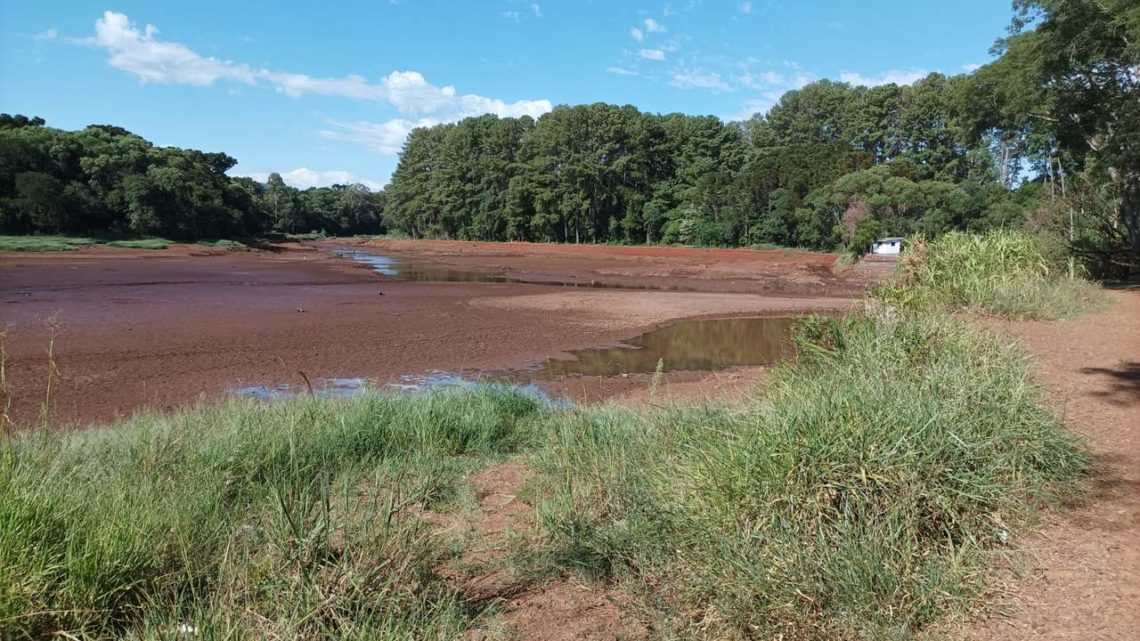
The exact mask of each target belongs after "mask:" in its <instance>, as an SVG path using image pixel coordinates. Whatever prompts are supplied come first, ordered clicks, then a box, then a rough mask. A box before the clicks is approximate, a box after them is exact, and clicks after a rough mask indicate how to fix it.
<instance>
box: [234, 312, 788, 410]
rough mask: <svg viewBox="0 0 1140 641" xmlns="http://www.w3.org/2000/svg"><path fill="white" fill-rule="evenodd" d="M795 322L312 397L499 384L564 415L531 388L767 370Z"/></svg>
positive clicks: (559, 405)
mask: <svg viewBox="0 0 1140 641" xmlns="http://www.w3.org/2000/svg"><path fill="white" fill-rule="evenodd" d="M797 320H798V317H765V318H719V319H711V320H687V321H681V322H678V323H674V324H672V325H666V326H664V327H659V328H657V329H655V330H652V331H649V332H646V333H645V334H642V335H641V336H639V337H637V338H634V339H632V340H629V341H626V342H624V343H621V344H619V345H616V346H613V347H599V348H591V349H582V350H575V351H572V352H571V354H573V355H574V357H575V358H574V359H553V358H552V359H548V360H546V361H544V362H542V363H540V364H539V365H537V366H535V367H532V368H529V369H521V370H507V371H497V372H484V373H481V374H476V375H475V376H470V375H468V376H464V375H463V374H461V373H457V372H448V371H442V370H433V371H430V372H428V373H426V374H411V375H406V376H401V377H400V378H399V379H398V380H397V381H395V382H391V383H386V384H384V385H382V386H379V387H377V386H376V385H375V381H374V380H373V379H368V378H328V379H317V380H315V381H314V384H313V396H317V397H321V398H345V397H350V396H356V395H358V394H362V393H364V392H365V391H368V390H379V391H388V392H392V393H419V392H428V391H433V390H440V389H452V388H457V389H471V388H473V387H475V386H476V385H479V384H488V383H490V384H492V385H502V386H505V387H509V388H511V389H513V390H515V391H518V392H521V393H523V394H526V395H527V396H531V397H533V398H535V399H537V400H539V401H540V402H542V403H544V404H545V405H547V406H548V407H551V408H553V409H567V408H570V407H573V403H572V402H571V401H569V400H568V399H566V398H561V397H559V398H556V397H553V396H550V395H549V394H548V393H547V392H546V391H544V390H543V389H541V388H540V387H539V386H538V385H536V384H535V381H546V380H551V379H554V378H558V377H561V376H618V375H621V374H647V373H652V372H654V371H656V369H657V363H658V361H659V360H660V361H662V363H663V365H662V370H663V371H665V372H673V371H715V370H722V369H727V368H729V367H740V366H756V365H771V364H773V363H776V362H777V361H779V360H781V359H783V358H786V357H788V356H790V355H791V352H792V345H791V338H790V330H791V327H792V325H793V324H794V323H795V322H796V321H797ZM308 391H309V390H308V387H306V386H304V385H296V384H289V383H285V384H280V385H276V386H268V385H255V386H250V387H241V388H238V389H234V390H231V391H230V393H231V394H233V395H235V396H241V397H246V398H257V399H262V400H278V399H286V398H293V397H296V396H302V395H305V394H307V393H308Z"/></svg>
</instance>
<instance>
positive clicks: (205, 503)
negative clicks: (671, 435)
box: [0, 389, 540, 639]
mask: <svg viewBox="0 0 1140 641" xmlns="http://www.w3.org/2000/svg"><path fill="white" fill-rule="evenodd" d="M539 411H540V408H539V405H538V404H537V403H536V402H535V401H534V400H532V399H530V398H528V397H525V396H522V395H519V394H515V393H511V392H507V391H502V390H495V389H484V390H480V391H476V392H472V393H433V394H424V395H418V396H414V397H395V396H377V395H373V396H367V397H363V398H360V399H355V400H351V401H321V400H314V399H301V400H296V401H290V402H281V403H272V404H251V403H236V402H235V403H230V404H226V405H221V406H215V407H202V408H199V409H196V410H193V411H188V412H183V413H177V414H172V415H167V416H146V417H141V418H137V419H134V420H131V421H128V422H126V423H123V424H121V425H118V426H115V427H114V428H109V429H92V430H87V431H82V432H74V433H69V434H64V435H56V436H51V435H41V434H25V435H23V436H17V437H14V438H12V439H10V440H8V441H6V442H5V443H4V444H3V446H2V447H3V449H4V456H0V461H3V462H4V463H3V466H2V467H0V638H4V639H32V638H43V637H46V636H50V635H52V634H57V635H59V633H60V632H62V633H66V634H64V635H59V636H68V635H69V638H71V637H77V638H92V639H99V638H108V639H109V638H121V637H123V636H127V635H134V636H135V637H136V638H143V639H159V638H173V637H174V636H177V635H176V634H174V631H175V630H176V629H177V628H178V626H180V625H183V624H185V625H190V626H193V627H194V628H195V629H197V630H198V631H199V633H200V635H201V636H206V637H207V638H326V637H335V638H347V639H352V638H360V639H375V638H409V637H412V636H416V637H420V638H425V637H431V638H442V637H449V636H453V635H454V634H456V633H457V632H458V631H459V630H461V629H462V628H463V626H464V625H465V622H464V618H463V617H464V611H463V608H462V607H461V605H462V604H461V603H460V602H459V600H458V598H457V597H456V595H455V591H454V589H453V588H451V587H450V586H448V585H447V584H446V583H445V582H444V581H443V580H441V579H440V578H439V577H437V576H435V574H434V572H433V568H434V567H436V565H437V564H438V561H439V558H440V555H441V554H442V552H441V550H443V549H445V547H444V546H441V545H440V544H439V542H438V540H437V538H435V537H432V536H429V527H428V525H427V524H426V523H425V522H424V521H423V520H422V519H421V518H420V517H419V516H417V514H418V510H420V509H422V508H423V507H425V506H428V507H430V506H431V505H433V504H435V503H436V502H439V501H444V500H446V499H447V497H448V495H449V494H450V493H451V492H452V491H453V490H454V486H455V484H456V482H457V481H458V479H459V478H460V477H461V476H462V474H464V473H465V472H467V471H469V470H470V469H471V468H472V467H474V466H477V465H478V462H479V461H480V460H482V459H484V458H485V457H493V456H499V455H503V454H506V453H509V452H513V451H515V450H517V449H518V448H519V447H521V446H523V445H524V444H525V443H527V442H528V440H529V439H530V438H531V432H530V429H529V425H530V422H531V420H532V418H533V417H534V416H536V415H537V413H538V412H539Z"/></svg>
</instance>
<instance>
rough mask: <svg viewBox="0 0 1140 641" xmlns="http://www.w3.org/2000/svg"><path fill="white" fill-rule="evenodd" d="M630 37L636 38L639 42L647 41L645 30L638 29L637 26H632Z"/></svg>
mask: <svg viewBox="0 0 1140 641" xmlns="http://www.w3.org/2000/svg"><path fill="white" fill-rule="evenodd" d="M629 37H631V38H633V39H634V40H636V41H638V42H644V41H645V32H643V31H642V30H641V29H638V28H637V27H630V28H629Z"/></svg>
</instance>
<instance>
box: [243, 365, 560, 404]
mask: <svg viewBox="0 0 1140 641" xmlns="http://www.w3.org/2000/svg"><path fill="white" fill-rule="evenodd" d="M480 383H482V384H488V383H489V384H491V385H498V386H502V387H507V388H510V389H512V390H514V391H516V392H520V393H522V394H524V395H526V396H530V397H531V398H534V399H535V400H537V401H539V402H541V403H543V404H544V405H546V406H547V407H550V408H551V409H556V410H561V409H569V408H570V407H573V405H574V404H573V403H571V402H570V401H569V400H568V399H565V398H554V397H552V396H550V395H549V394H547V393H546V392H544V391H543V390H541V389H539V387H538V386H537V385H535V384H534V383H525V384H520V383H508V382H504V381H501V380H496V379H492V378H487V379H471V378H465V377H463V376H462V375H460V374H457V373H455V372H444V371H439V370H435V371H432V372H428V373H427V374H422V375H407V376H401V377H400V380H399V382H395V383H386V384H385V385H383V386H382V387H379V388H377V387H376V385H375V381H374V380H373V379H368V378H322V379H317V380H315V381H314V382H313V396H315V397H318V398H350V397H353V396H359V395H361V394H363V393H365V392H367V391H370V390H385V391H389V392H396V393H405V394H411V393H418V392H430V391H436V390H442V389H472V388H474V387H475V386H476V385H479V384H480ZM308 393H309V388H308V387H307V386H305V385H295V384H292V383H281V384H278V385H250V386H248V387H239V388H236V389H232V390H230V394H231V395H233V396H240V397H243V398H256V399H259V400H263V401H276V400H283V399H289V398H296V397H299V396H305V395H306V394H308Z"/></svg>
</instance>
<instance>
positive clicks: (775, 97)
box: [721, 91, 784, 122]
mask: <svg viewBox="0 0 1140 641" xmlns="http://www.w3.org/2000/svg"><path fill="white" fill-rule="evenodd" d="M782 95H784V92H782V91H768V92H765V93H763V94H761V95H760V97H758V98H749V99H748V100H745V101H744V104H743V105H741V107H740V110H739V111H737V112H736V113H733V114H729V115H727V116H722V117H721V120H723V121H725V122H740V121H743V120H749V119H751V118H752V116H754V115H756V114H762V113H765V112H767V111H768V110H769V109H771V108H772V106H773V105H775V104H776V103H777V102H780V96H782Z"/></svg>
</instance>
